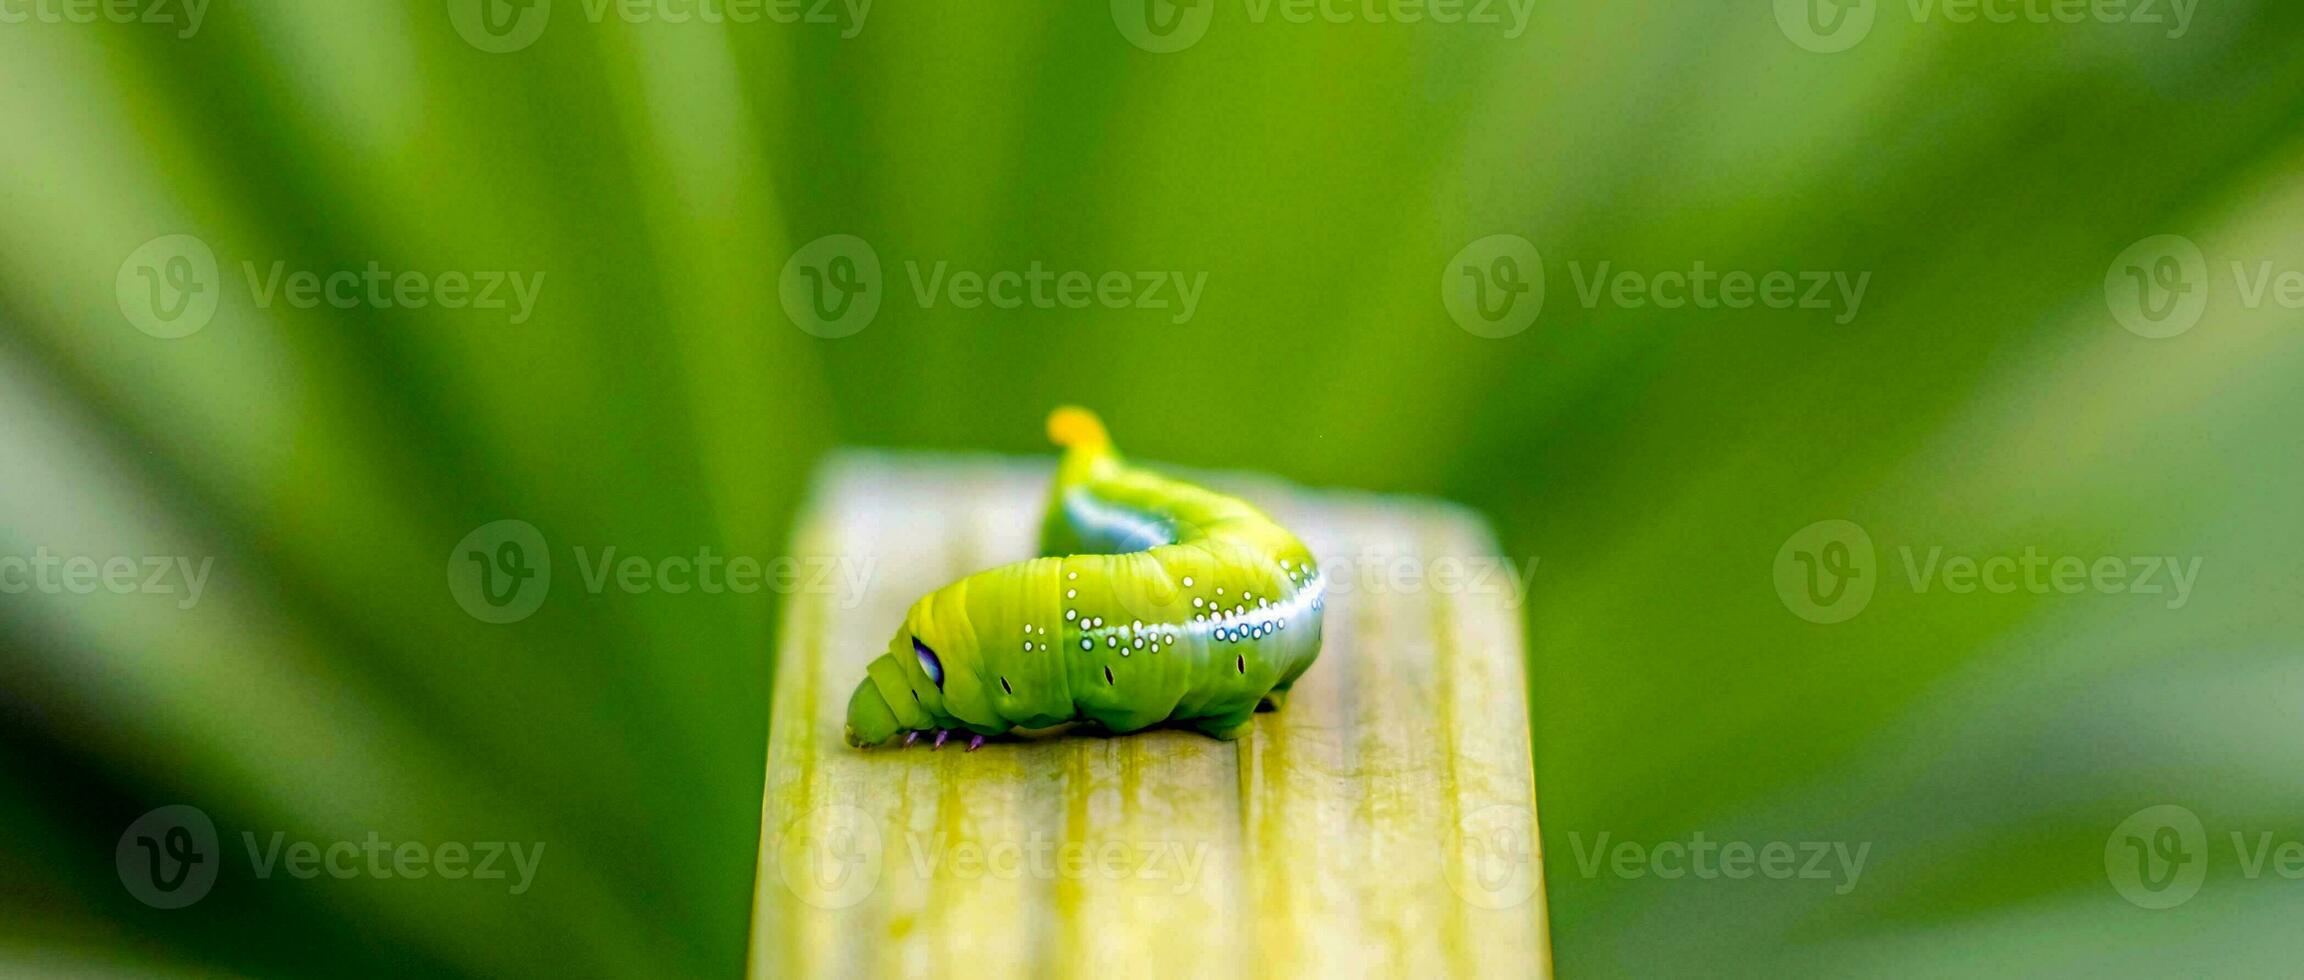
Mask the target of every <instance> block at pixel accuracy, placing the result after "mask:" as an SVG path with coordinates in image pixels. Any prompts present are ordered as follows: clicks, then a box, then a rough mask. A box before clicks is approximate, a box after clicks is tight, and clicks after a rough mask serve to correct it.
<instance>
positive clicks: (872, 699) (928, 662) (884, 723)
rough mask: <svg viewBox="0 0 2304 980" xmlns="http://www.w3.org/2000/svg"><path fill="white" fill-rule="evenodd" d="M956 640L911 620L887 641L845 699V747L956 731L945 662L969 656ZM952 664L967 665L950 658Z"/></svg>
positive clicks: (958, 724)
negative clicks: (906, 735) (947, 693)
mask: <svg viewBox="0 0 2304 980" xmlns="http://www.w3.org/2000/svg"><path fill="white" fill-rule="evenodd" d="M963 642H964V641H963V640H962V639H961V638H960V637H958V636H951V635H947V634H945V633H943V632H940V631H932V630H926V629H921V628H920V624H919V623H918V622H917V617H915V618H914V620H913V621H911V622H907V623H906V624H905V628H904V629H901V630H898V631H897V633H896V636H895V638H894V639H892V640H890V641H889V644H888V652H886V653H883V654H881V655H880V656H879V657H877V658H875V659H874V660H873V661H872V664H871V666H869V667H868V668H866V670H865V676H864V681H863V682H862V683H860V684H858V685H856V691H855V693H854V694H851V695H849V696H848V724H847V728H846V731H845V732H844V733H843V734H844V736H845V738H846V739H847V742H848V744H849V745H853V746H857V747H859V748H861V747H868V746H873V745H878V744H880V743H882V742H886V741H888V740H889V739H890V738H893V737H895V736H896V735H898V734H901V733H904V732H930V731H938V730H942V729H949V728H956V727H959V726H960V722H958V721H956V720H955V719H954V718H953V717H952V716H951V713H950V708H949V707H948V706H947V704H946V702H945V699H944V680H945V670H944V663H945V660H946V658H947V657H951V658H965V657H968V656H972V655H973V651H971V650H963V649H960V648H959V645H960V644H961V643H963ZM955 662H967V661H965V660H964V659H956V661H955Z"/></svg>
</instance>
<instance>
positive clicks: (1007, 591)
mask: <svg viewBox="0 0 2304 980" xmlns="http://www.w3.org/2000/svg"><path fill="white" fill-rule="evenodd" d="M1048 437H1049V438H1050V439H1052V440H1054V441H1055V443H1056V444H1057V445H1059V446H1062V447H1064V450H1065V452H1064V459H1063V461H1062V462H1061V463H1060V464H1059V465H1058V467H1057V471H1056V482H1055V487H1054V488H1053V490H1052V491H1051V493H1050V496H1049V501H1048V515H1047V518H1046V520H1045V521H1044V522H1043V523H1042V526H1041V553H1042V554H1043V555H1046V556H1047V557H1042V558H1034V559H1031V560H1029V561H1023V562H1018V563H1016V564H1013V565H1007V566H1003V567H1000V568H995V569H991V570H989V571H983V572H978V573H976V574H974V575H970V576H968V577H967V578H964V579H961V580H960V581H958V582H954V583H952V584H951V585H947V586H945V587H943V588H941V589H937V590H936V591H934V592H931V593H929V594H928V595H927V596H926V597H924V598H922V599H921V600H920V601H918V602H916V603H913V604H912V610H911V612H909V613H907V614H906V615H905V617H904V627H903V628H902V629H900V630H897V631H896V636H895V638H893V639H891V640H890V641H889V642H888V652H886V653H884V654H882V655H880V656H879V657H877V658H875V659H873V661H872V663H871V666H869V667H868V668H866V670H865V674H866V676H865V679H864V681H863V682H862V683H860V684H858V685H857V686H856V693H855V694H854V695H853V696H851V697H850V698H849V699H848V726H847V732H846V736H847V740H848V744H850V745H854V746H859V747H870V746H874V745H878V744H881V743H882V742H885V741H887V740H889V739H890V738H893V737H895V735H896V734H897V733H899V732H903V733H905V739H904V743H905V744H907V745H910V744H912V743H913V742H914V741H916V740H918V739H919V738H920V736H921V735H922V734H923V733H927V732H934V733H935V742H934V744H935V745H938V746H941V745H943V744H944V741H945V739H946V738H948V737H950V736H951V735H953V734H954V733H957V732H960V731H963V730H965V731H966V732H968V733H969V734H970V736H971V737H970V738H969V740H968V748H969V750H970V751H974V750H975V749H976V748H977V747H978V746H980V745H982V744H984V739H985V737H986V736H990V735H999V734H1002V733H1004V732H1007V731H1009V730H1010V729H1013V728H1027V729H1029V728H1047V727H1050V726H1054V725H1058V724H1062V723H1065V722H1071V721H1085V722H1088V723H1091V724H1094V725H1098V726H1101V727H1103V728H1104V729H1106V730H1109V731H1111V732H1115V733H1119V732H1133V731H1138V730H1140V729H1144V728H1148V727H1150V726H1153V725H1156V724H1161V723H1164V722H1173V723H1176V724H1179V725H1184V726H1188V727H1191V728H1196V729H1198V730H1200V731H1202V732H1206V733H1207V734H1209V735H1212V736H1215V737H1216V738H1220V739H1235V738H1239V737H1240V736H1242V735H1244V734H1247V732H1248V729H1249V727H1250V725H1251V724H1252V723H1253V716H1254V713H1255V712H1256V711H1258V710H1276V709H1278V708H1279V707H1280V706H1281V704H1282V703H1283V702H1285V701H1286V700H1287V696H1288V689H1289V687H1290V686H1291V685H1293V684H1295V683H1296V679H1297V678H1298V677H1301V676H1303V674H1304V671H1305V670H1306V669H1307V668H1309V667H1311V666H1312V661H1313V660H1314V659H1315V658H1317V657H1318V656H1319V655H1320V614H1321V610H1322V608H1323V607H1324V606H1325V605H1326V602H1325V600H1324V598H1323V596H1324V593H1325V591H1326V581H1325V580H1324V579H1323V578H1322V577H1321V574H1320V571H1319V569H1318V568H1317V567H1315V566H1314V563H1313V561H1312V555H1311V553H1310V552H1309V551H1307V550H1305V548H1304V544H1303V542H1300V541H1298V540H1296V536H1295V535H1292V534H1290V533H1288V532H1287V531H1286V530H1285V529H1283V528H1281V527H1280V525H1278V524H1275V523H1273V522H1272V519H1271V518H1268V517H1265V516H1264V515H1263V514H1262V513H1259V512H1258V511H1257V510H1256V509H1255V508H1253V507H1250V506H1248V505H1247V504H1245V503H1242V502H1241V501H1239V500H1236V499H1234V498H1232V497H1227V496H1224V495H1223V494H1219V493H1214V492H1211V491H1208V490H1203V489H1201V488H1199V487H1195V486H1192V485H1190V484H1186V483H1180V482H1177V481H1174V480H1168V479H1163V478H1161V477H1158V476H1154V475H1152V474H1150V473H1147V472H1145V471H1143V470H1140V469H1136V468H1134V467H1131V466H1129V465H1127V464H1126V463H1124V462H1122V461H1121V458H1120V456H1119V454H1118V453H1117V452H1115V451H1114V450H1113V448H1112V442H1111V439H1110V438H1109V437H1107V436H1106V435H1105V432H1104V425H1103V423H1101V422H1099V421H1097V419H1096V416H1095V415H1093V414H1090V413H1089V412H1087V411H1086V410H1083V409H1077V408H1063V409H1058V410H1057V411H1056V413H1055V414H1053V415H1051V416H1049V418H1048Z"/></svg>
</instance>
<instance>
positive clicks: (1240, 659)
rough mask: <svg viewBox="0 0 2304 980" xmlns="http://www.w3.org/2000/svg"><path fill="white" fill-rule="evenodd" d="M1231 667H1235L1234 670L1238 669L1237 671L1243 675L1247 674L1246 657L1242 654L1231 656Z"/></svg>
mask: <svg viewBox="0 0 2304 980" xmlns="http://www.w3.org/2000/svg"><path fill="white" fill-rule="evenodd" d="M1232 666H1233V667H1236V668H1238V669H1239V671H1240V672H1241V673H1243V674H1245V673H1247V672H1248V655H1247V654H1244V653H1243V654H1237V655H1235V656H1233V658H1232Z"/></svg>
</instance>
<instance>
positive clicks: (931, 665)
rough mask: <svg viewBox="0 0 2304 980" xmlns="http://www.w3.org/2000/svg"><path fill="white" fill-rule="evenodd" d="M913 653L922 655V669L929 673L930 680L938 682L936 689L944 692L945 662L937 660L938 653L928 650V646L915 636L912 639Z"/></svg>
mask: <svg viewBox="0 0 2304 980" xmlns="http://www.w3.org/2000/svg"><path fill="white" fill-rule="evenodd" d="M912 652H913V653H916V654H919V655H920V669H921V670H925V671H927V672H928V679H929V680H932V681H935V682H936V689H937V690H939V691H941V690H943V689H944V661H941V660H938V659H936V651H934V650H930V649H928V645H927V644H924V643H922V642H920V638H919V637H917V636H915V637H913V638H912Z"/></svg>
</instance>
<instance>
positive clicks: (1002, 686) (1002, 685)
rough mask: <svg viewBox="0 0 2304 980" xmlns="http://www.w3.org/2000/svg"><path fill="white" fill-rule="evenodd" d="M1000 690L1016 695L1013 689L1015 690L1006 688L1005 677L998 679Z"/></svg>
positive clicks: (1006, 680)
mask: <svg viewBox="0 0 2304 980" xmlns="http://www.w3.org/2000/svg"><path fill="white" fill-rule="evenodd" d="M1000 689H1001V690H1003V691H1006V692H1008V693H1010V694H1014V693H1016V689H1015V688H1013V687H1009V686H1008V678H1005V677H1003V678H1000Z"/></svg>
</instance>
